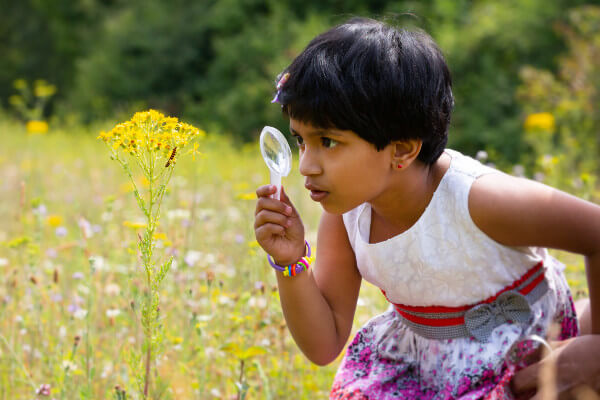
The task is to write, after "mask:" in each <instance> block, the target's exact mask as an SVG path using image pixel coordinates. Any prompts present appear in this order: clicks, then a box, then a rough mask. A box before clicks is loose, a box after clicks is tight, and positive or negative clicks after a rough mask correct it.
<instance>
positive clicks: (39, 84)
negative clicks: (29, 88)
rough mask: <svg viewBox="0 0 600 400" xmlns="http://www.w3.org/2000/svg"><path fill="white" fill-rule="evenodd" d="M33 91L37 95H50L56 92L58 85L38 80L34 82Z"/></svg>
mask: <svg viewBox="0 0 600 400" xmlns="http://www.w3.org/2000/svg"><path fill="white" fill-rule="evenodd" d="M33 93H34V94H35V97H50V96H52V95H53V94H54V93H56V86H54V85H50V84H49V83H48V82H46V81H44V80H41V79H40V80H37V81H35V83H34V88H33Z"/></svg>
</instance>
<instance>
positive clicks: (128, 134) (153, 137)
mask: <svg viewBox="0 0 600 400" xmlns="http://www.w3.org/2000/svg"><path fill="white" fill-rule="evenodd" d="M205 135H206V133H205V132H204V131H202V130H200V129H198V128H196V127H194V126H192V125H189V124H186V123H184V122H179V121H178V120H177V118H173V117H166V116H165V115H164V114H162V113H160V112H158V111H156V110H148V111H144V112H138V113H135V115H134V116H133V118H132V119H131V120H129V121H126V122H124V123H121V124H118V125H117V126H115V127H114V128H113V129H112V130H110V131H108V132H104V131H103V132H100V135H99V136H98V139H101V140H103V141H104V142H105V143H106V144H107V145H108V146H110V147H111V148H112V149H113V151H117V150H118V151H122V152H124V153H126V154H130V155H132V156H139V155H141V153H142V152H144V153H150V155H151V158H154V159H156V158H159V159H162V160H163V163H164V164H165V165H166V166H167V167H168V166H170V165H171V164H174V163H175V162H176V161H177V158H178V157H179V154H180V153H181V152H180V151H175V149H178V150H181V149H182V148H184V147H185V146H186V145H187V144H188V143H189V142H190V141H191V140H193V139H194V138H196V137H203V136H205ZM197 149H198V147H197V146H194V148H193V149H192V156H193V157H194V159H195V155H196V154H197ZM167 161H168V162H167Z"/></svg>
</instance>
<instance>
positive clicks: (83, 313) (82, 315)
mask: <svg viewBox="0 0 600 400" xmlns="http://www.w3.org/2000/svg"><path fill="white" fill-rule="evenodd" d="M87 313H88V312H87V310H84V309H83V308H80V309H78V310H76V311H75V312H74V313H73V317H75V318H77V319H84V318H85V317H86V316H87Z"/></svg>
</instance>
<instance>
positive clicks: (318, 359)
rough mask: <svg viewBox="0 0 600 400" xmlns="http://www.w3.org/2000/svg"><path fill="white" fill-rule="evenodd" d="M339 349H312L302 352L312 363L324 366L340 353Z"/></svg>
mask: <svg viewBox="0 0 600 400" xmlns="http://www.w3.org/2000/svg"><path fill="white" fill-rule="evenodd" d="M340 352H341V349H339V350H338V351H333V352H332V351H329V352H327V351H312V352H310V353H309V352H304V355H305V356H306V358H308V359H309V360H310V362H312V363H313V364H316V365H318V366H319V367H325V366H326V365H329V364H331V363H332V362H334V361H335V360H336V359H337V357H338V355H339V354H340Z"/></svg>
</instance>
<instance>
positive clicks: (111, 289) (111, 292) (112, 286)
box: [104, 283, 121, 297]
mask: <svg viewBox="0 0 600 400" xmlns="http://www.w3.org/2000/svg"><path fill="white" fill-rule="evenodd" d="M120 292H121V288H120V287H119V285H117V284H116V283H109V284H108V285H106V287H105V288H104V293H106V295H107V296H111V297H113V296H117V295H118V294H119V293H120Z"/></svg>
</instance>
